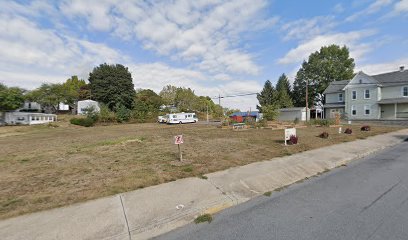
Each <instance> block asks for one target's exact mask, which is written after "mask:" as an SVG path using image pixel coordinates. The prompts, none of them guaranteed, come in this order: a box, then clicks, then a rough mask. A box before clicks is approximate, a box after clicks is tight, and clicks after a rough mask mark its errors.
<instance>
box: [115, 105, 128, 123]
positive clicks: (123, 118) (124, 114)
mask: <svg viewBox="0 0 408 240" xmlns="http://www.w3.org/2000/svg"><path fill="white" fill-rule="evenodd" d="M130 114H131V112H130V110H129V109H127V108H126V107H125V106H124V105H118V106H117V107H116V120H117V121H118V122H127V121H129V119H130Z"/></svg>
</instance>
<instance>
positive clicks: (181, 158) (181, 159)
mask: <svg viewBox="0 0 408 240" xmlns="http://www.w3.org/2000/svg"><path fill="white" fill-rule="evenodd" d="M177 146H178V150H179V155H180V162H182V161H183V154H182V153H181V148H180V144H177Z"/></svg>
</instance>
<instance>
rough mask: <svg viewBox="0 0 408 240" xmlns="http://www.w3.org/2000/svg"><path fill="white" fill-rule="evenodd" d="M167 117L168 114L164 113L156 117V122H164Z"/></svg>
mask: <svg viewBox="0 0 408 240" xmlns="http://www.w3.org/2000/svg"><path fill="white" fill-rule="evenodd" d="M168 118H169V114H166V115H164V116H158V117H157V122H158V123H166V122H167V119H168Z"/></svg>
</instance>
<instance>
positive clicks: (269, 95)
mask: <svg viewBox="0 0 408 240" xmlns="http://www.w3.org/2000/svg"><path fill="white" fill-rule="evenodd" d="M256 98H257V99H258V102H259V105H257V106H256V108H257V109H258V110H259V111H260V112H262V107H263V106H268V105H274V104H275V103H276V99H277V94H276V90H275V88H274V87H273V85H272V83H271V81H269V80H267V81H266V82H265V84H264V87H263V89H262V91H261V92H260V93H258V94H257V95H256Z"/></svg>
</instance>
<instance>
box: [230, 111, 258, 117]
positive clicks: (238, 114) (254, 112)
mask: <svg viewBox="0 0 408 240" xmlns="http://www.w3.org/2000/svg"><path fill="white" fill-rule="evenodd" d="M258 115H259V112H258V111H252V112H234V113H233V114H231V115H230V117H232V116H241V117H245V116H258Z"/></svg>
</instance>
